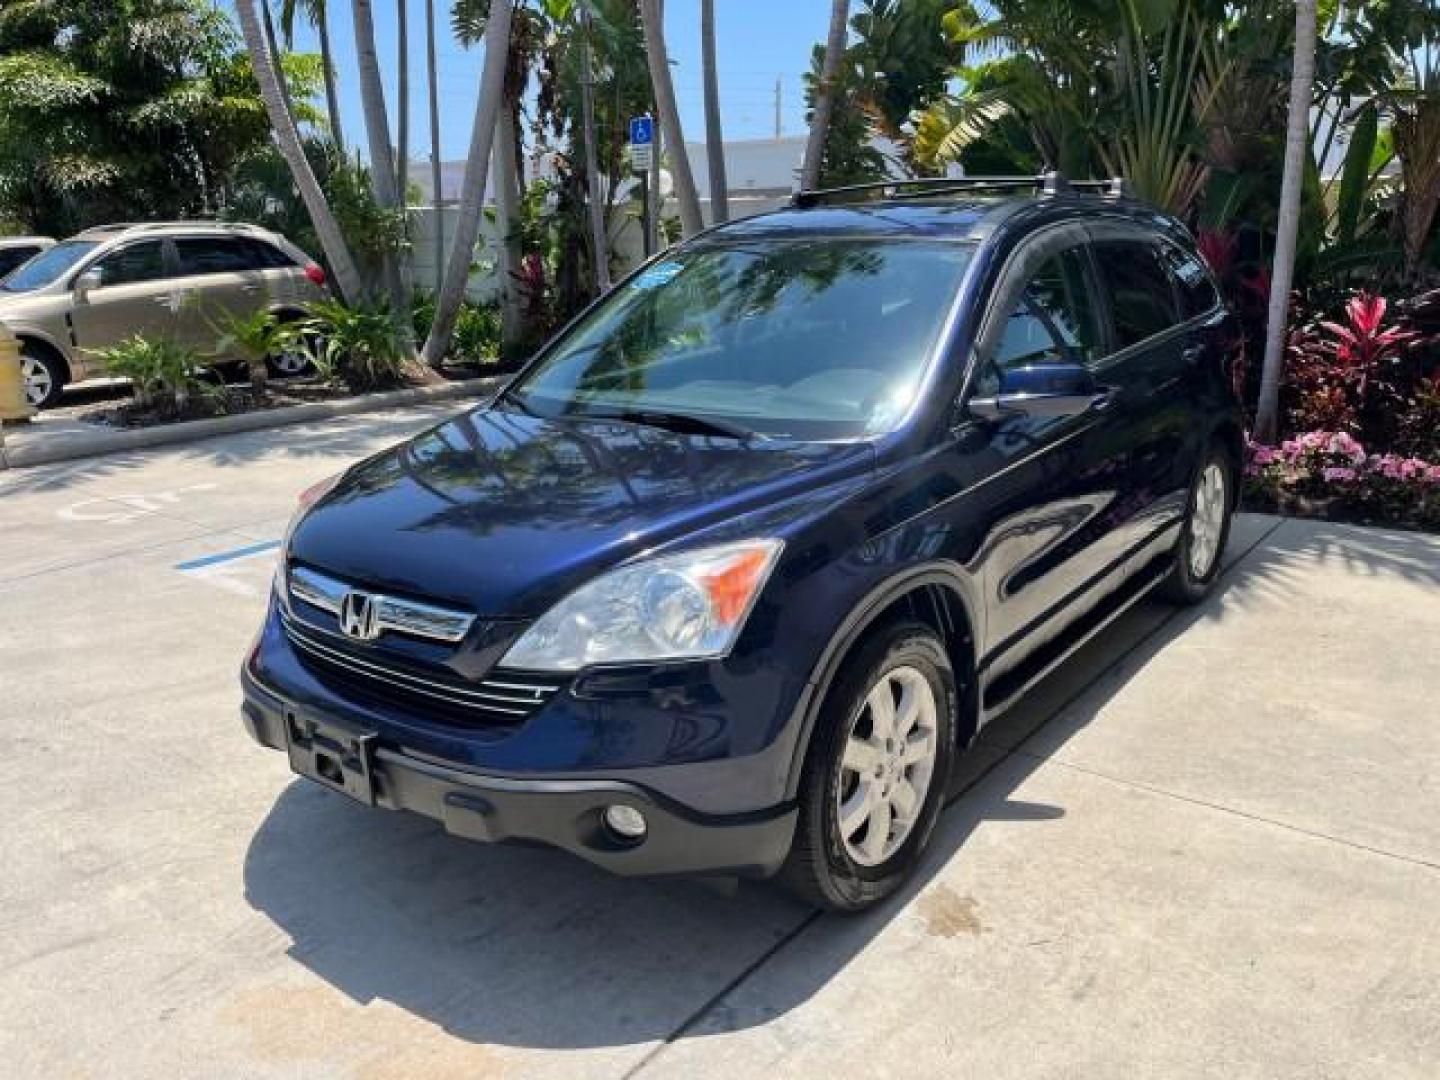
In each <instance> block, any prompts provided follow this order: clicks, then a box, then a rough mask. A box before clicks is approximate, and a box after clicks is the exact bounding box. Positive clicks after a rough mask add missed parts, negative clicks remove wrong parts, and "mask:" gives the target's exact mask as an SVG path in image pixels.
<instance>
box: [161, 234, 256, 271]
mask: <svg viewBox="0 0 1440 1080" xmlns="http://www.w3.org/2000/svg"><path fill="white" fill-rule="evenodd" d="M175 247H176V249H177V250H178V251H179V252H180V273H182V274H238V273H243V272H244V271H246V270H254V269H256V263H255V261H254V257H253V255H252V254H251V252H250V251H249V249H248V243H247V241H244V240H232V239H230V238H229V237H225V236H215V237H211V236H207V237H204V238H194V239H189V240H176V241H175Z"/></svg>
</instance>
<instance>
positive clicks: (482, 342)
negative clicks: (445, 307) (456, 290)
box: [450, 304, 500, 364]
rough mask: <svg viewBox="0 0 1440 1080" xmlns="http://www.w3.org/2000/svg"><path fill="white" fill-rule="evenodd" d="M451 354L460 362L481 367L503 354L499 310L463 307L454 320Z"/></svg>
mask: <svg viewBox="0 0 1440 1080" xmlns="http://www.w3.org/2000/svg"><path fill="white" fill-rule="evenodd" d="M450 353H451V355H452V356H454V357H455V358H456V359H458V360H462V361H468V362H469V363H475V364H481V363H488V362H491V361H493V360H494V359H495V358H496V357H497V356H498V355H499V354H500V310H499V308H497V307H496V306H495V305H493V304H464V305H463V306H462V307H461V308H460V314H459V316H458V317H457V318H456V320H455V337H454V340H452V341H451V343H450Z"/></svg>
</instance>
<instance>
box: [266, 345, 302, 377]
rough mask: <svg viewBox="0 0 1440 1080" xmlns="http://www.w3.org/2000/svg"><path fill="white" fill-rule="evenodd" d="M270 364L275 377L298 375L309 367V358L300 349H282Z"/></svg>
mask: <svg viewBox="0 0 1440 1080" xmlns="http://www.w3.org/2000/svg"><path fill="white" fill-rule="evenodd" d="M270 363H271V365H272V366H273V367H274V368H275V374H277V375H299V374H300V373H301V372H302V371H304V370H305V369H306V368H307V367H308V366H309V365H310V357H308V356H306V355H305V352H304V351H303V350H301V349H284V350H282V351H281V352H279V353H277V354H276V355H275V356H274V357H273V358H272V359H271V361H270Z"/></svg>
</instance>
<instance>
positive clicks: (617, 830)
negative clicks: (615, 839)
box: [605, 803, 647, 840]
mask: <svg viewBox="0 0 1440 1080" xmlns="http://www.w3.org/2000/svg"><path fill="white" fill-rule="evenodd" d="M605 825H606V827H607V828H608V829H609V830H610V831H611V832H613V833H614V834H615V835H616V836H619V837H621V838H622V839H625V840H639V839H641V838H643V837H644V835H645V830H646V828H647V826H646V824H645V815H644V814H642V813H640V811H639V810H636V809H635V808H634V807H633V806H622V805H621V804H620V803H613V804H612V805H610V806H607V807H606V808H605Z"/></svg>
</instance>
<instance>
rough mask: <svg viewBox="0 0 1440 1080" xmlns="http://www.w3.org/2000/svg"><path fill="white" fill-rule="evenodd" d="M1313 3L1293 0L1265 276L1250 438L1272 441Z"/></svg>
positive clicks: (1305, 118) (1296, 227)
mask: <svg viewBox="0 0 1440 1080" xmlns="http://www.w3.org/2000/svg"><path fill="white" fill-rule="evenodd" d="M1315 2H1316V0H1296V2H1295V60H1294V64H1293V68H1292V72H1291V76H1290V118H1289V122H1288V124H1287V125H1286V130H1285V177H1284V180H1283V181H1282V183H1281V186H1280V207H1279V220H1278V224H1277V226H1276V230H1275V264H1274V269H1273V270H1272V272H1271V274H1270V312H1269V318H1268V321H1267V323H1266V327H1265V366H1264V367H1263V368H1262V369H1261V373H1260V403H1259V406H1258V408H1257V409H1256V412H1255V437H1256V439H1257V440H1259V441H1260V442H1264V443H1269V442H1274V441H1275V434H1276V429H1277V427H1278V426H1279V413H1280V375H1281V369H1282V367H1283V366H1284V360H1285V351H1284V350H1285V332H1286V324H1287V322H1288V319H1289V313H1290V287H1291V285H1292V284H1293V282H1294V280H1295V245H1296V240H1297V238H1298V236H1299V233H1300V201H1301V194H1302V189H1303V186H1304V177H1305V155H1306V154H1308V153H1310V103H1311V98H1312V96H1313V90H1314V84H1315V35H1316V30H1315V18H1316V16H1315Z"/></svg>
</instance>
